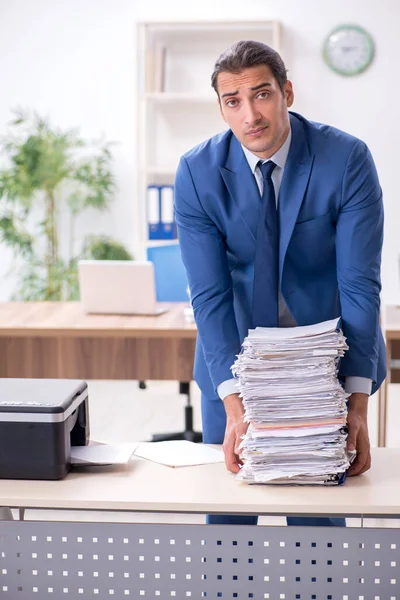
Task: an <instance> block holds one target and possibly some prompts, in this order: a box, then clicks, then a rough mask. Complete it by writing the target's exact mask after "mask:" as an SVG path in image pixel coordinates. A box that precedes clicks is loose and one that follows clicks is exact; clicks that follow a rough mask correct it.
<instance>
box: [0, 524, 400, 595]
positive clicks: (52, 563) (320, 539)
mask: <svg viewBox="0 0 400 600" xmlns="http://www.w3.org/2000/svg"><path fill="white" fill-rule="evenodd" d="M399 566H400V531H399V530H398V529H397V530H396V529H370V528H369V529H357V528H352V529H350V528H349V529H345V528H327V527H326V528H316V527H313V528H305V527H304V528H303V527H257V526H231V525H225V526H224V525H176V524H174V525H160V524H158V525H154V524H143V523H140V524H137V523H128V524H121V523H56V522H18V521H14V522H0V597H1V598H2V600H28V599H29V600H31V599H35V600H39V599H40V600H42V599H46V598H54V599H57V600H59V599H62V598H63V597H67V596H69V597H71V598H74V599H79V598H81V597H82V598H85V599H98V600H100V599H105V598H107V599H110V598H112V597H113V598H121V599H122V598H127V597H130V598H135V600H136V599H140V598H141V597H144V598H152V599H153V598H157V597H160V598H163V599H167V598H178V599H179V600H183V599H185V598H196V599H199V598H208V599H211V598H212V599H217V598H240V599H241V600H244V599H246V600H247V599H248V598H254V599H257V600H261V599H264V598H268V599H270V600H281V599H285V600H295V599H299V600H300V599H301V600H306V599H307V600H313V599H315V600H330V599H331V600H400V570H399Z"/></svg>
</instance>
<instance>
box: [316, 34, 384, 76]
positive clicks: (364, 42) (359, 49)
mask: <svg viewBox="0 0 400 600" xmlns="http://www.w3.org/2000/svg"><path fill="white" fill-rule="evenodd" d="M323 55H324V59H325V61H326V63H327V64H328V65H329V67H330V68H331V69H332V70H333V71H335V72H336V73H340V74H341V75H357V74H358V73H362V71H364V70H365V69H366V68H367V67H368V66H369V65H370V64H371V62H372V59H373V56H374V42H373V40H372V38H371V36H370V35H369V34H368V33H367V32H366V31H365V30H364V29H362V28H361V27H358V26H357V25H340V26H339V27H336V29H334V30H333V31H331V33H330V34H329V35H328V37H327V38H326V40H325V43H324V48H323Z"/></svg>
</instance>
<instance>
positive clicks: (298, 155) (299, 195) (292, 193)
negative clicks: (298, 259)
mask: <svg viewBox="0 0 400 600" xmlns="http://www.w3.org/2000/svg"><path fill="white" fill-rule="evenodd" d="M290 123H291V127H292V141H291V144H290V149H289V154H288V158H287V161H286V165H285V170H284V173H283V178H282V183H281V188H280V191H279V202H278V206H279V223H280V242H279V278H280V281H282V271H283V264H284V261H285V256H286V251H287V248H288V245H289V241H290V238H291V237H292V233H293V228H294V226H295V223H296V220H297V215H298V214H299V210H300V207H301V204H302V202H303V198H304V194H305V192H306V189H307V184H308V180H309V178H310V174H311V169H312V164H313V161H314V156H312V155H311V154H310V150H309V147H308V144H307V139H306V136H305V132H304V128H303V124H302V122H301V120H300V119H299V118H297V117H296V116H293V115H290Z"/></svg>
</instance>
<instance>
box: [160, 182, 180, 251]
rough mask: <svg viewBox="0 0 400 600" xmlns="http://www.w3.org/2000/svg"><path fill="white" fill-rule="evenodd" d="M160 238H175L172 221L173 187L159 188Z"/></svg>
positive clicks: (174, 225) (173, 222) (175, 233)
mask: <svg viewBox="0 0 400 600" xmlns="http://www.w3.org/2000/svg"><path fill="white" fill-rule="evenodd" d="M160 211H161V237H162V239H163V240H174V239H176V237H177V232H176V224H175V219H174V187H173V186H172V185H163V186H161V188H160Z"/></svg>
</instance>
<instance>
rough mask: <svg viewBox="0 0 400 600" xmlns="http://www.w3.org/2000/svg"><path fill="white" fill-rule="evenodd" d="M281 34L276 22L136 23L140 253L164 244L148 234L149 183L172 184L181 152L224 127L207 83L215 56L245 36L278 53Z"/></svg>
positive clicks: (138, 248)
mask: <svg viewBox="0 0 400 600" xmlns="http://www.w3.org/2000/svg"><path fill="white" fill-rule="evenodd" d="M280 35H281V28H280V24H279V22H278V21H215V22H198V21H197V22H164V23H161V22H145V23H144V22H143V23H139V24H138V36H137V39H138V152H137V156H138V164H137V171H136V172H137V177H138V196H137V202H136V235H135V247H136V252H135V254H136V256H137V257H138V258H143V257H144V256H145V252H146V247H149V246H154V245H159V244H162V243H166V242H165V241H163V242H161V241H160V242H158V241H155V240H154V241H153V240H151V241H150V240H149V239H148V227H147V208H146V191H147V186H148V185H163V184H166V185H171V184H172V185H173V183H174V178H175V172H176V168H177V166H178V162H179V159H180V157H181V155H182V154H184V153H185V152H187V151H188V150H189V149H190V148H192V147H193V146H195V145H196V144H199V143H200V142H202V141H204V140H205V139H207V138H209V137H211V136H213V135H215V134H216V133H219V132H221V131H224V130H225V129H226V124H225V123H224V121H223V120H222V118H221V116H220V113H219V108H218V103H217V97H216V94H215V92H214V90H213V89H212V88H211V74H212V72H213V68H214V63H215V61H216V59H217V58H218V57H219V55H220V54H221V53H222V52H223V51H224V50H226V49H227V48H228V47H229V46H231V45H232V44H234V43H235V42H238V41H239V40H245V39H255V40H259V41H264V42H265V43H267V44H269V45H270V46H272V47H273V48H275V49H276V50H277V51H278V52H279V51H280ZM172 243H176V242H172Z"/></svg>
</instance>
